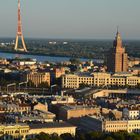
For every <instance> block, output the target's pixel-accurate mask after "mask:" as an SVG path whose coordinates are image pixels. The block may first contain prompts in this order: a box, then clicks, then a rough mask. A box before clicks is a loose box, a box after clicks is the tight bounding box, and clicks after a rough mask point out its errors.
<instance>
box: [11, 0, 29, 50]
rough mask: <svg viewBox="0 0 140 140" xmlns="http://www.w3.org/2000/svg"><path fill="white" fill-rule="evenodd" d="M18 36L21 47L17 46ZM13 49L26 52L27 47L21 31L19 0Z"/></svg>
mask: <svg viewBox="0 0 140 140" xmlns="http://www.w3.org/2000/svg"><path fill="white" fill-rule="evenodd" d="M19 38H21V41H22V45H23V48H22V49H20V48H18V44H19ZM14 49H15V50H16V51H18V50H19V51H24V52H27V48H26V45H25V41H24V37H23V33H22V23H21V13H20V0H18V26H17V35H16V44H15V48H14Z"/></svg>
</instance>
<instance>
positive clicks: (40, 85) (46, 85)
mask: <svg viewBox="0 0 140 140" xmlns="http://www.w3.org/2000/svg"><path fill="white" fill-rule="evenodd" d="M38 87H39V88H48V87H49V85H48V82H42V83H41V84H39V85H38Z"/></svg>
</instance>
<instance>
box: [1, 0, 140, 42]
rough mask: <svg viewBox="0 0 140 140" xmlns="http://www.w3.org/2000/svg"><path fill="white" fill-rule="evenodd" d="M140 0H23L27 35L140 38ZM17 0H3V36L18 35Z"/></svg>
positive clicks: (22, 8)
mask: <svg viewBox="0 0 140 140" xmlns="http://www.w3.org/2000/svg"><path fill="white" fill-rule="evenodd" d="M139 6H140V0H134V1H133V0H21V12H22V25H23V34H24V36H25V38H27V37H30V38H72V39H74V38H75V39H77V38H79V39H112V38H114V36H115V33H116V27H117V26H119V30H120V32H121V35H122V38H123V39H140V17H139V13H140V8H139ZM16 26H17V0H1V3H0V37H15V36H16V29H17V28H16Z"/></svg>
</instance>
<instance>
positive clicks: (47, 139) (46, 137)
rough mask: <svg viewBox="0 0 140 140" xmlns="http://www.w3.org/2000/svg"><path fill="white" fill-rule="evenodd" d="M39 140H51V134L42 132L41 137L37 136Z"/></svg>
mask: <svg viewBox="0 0 140 140" xmlns="http://www.w3.org/2000/svg"><path fill="white" fill-rule="evenodd" d="M36 139H37V140H51V137H50V135H49V134H46V133H43V132H41V133H40V134H39V135H37V136H36Z"/></svg>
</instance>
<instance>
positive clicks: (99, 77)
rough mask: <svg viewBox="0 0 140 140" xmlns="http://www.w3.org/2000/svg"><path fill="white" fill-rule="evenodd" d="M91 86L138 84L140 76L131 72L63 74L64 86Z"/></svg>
mask: <svg viewBox="0 0 140 140" xmlns="http://www.w3.org/2000/svg"><path fill="white" fill-rule="evenodd" d="M82 83H84V84H87V85H89V86H97V87H104V86H126V85H127V86H137V85H138V84H140V77H138V76H133V75H130V74H125V73H124V74H121V75H119V74H118V75H117V74H116V75H115V74H114V75H111V74H110V73H92V74H84V73H83V74H82V73H81V74H65V75H63V76H62V87H63V88H79V87H80V84H82Z"/></svg>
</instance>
